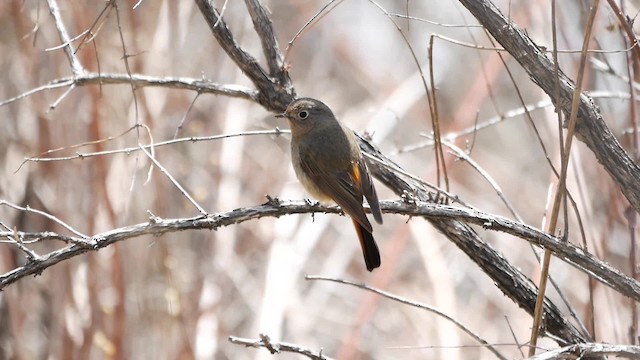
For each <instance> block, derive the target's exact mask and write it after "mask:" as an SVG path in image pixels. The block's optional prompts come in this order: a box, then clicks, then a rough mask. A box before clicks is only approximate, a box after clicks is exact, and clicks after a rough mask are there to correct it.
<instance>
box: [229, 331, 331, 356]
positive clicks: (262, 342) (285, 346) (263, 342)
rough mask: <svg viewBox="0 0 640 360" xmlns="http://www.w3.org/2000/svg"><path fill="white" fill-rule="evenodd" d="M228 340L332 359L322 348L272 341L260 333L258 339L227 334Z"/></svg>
mask: <svg viewBox="0 0 640 360" xmlns="http://www.w3.org/2000/svg"><path fill="white" fill-rule="evenodd" d="M229 342H231V343H232V344H236V345H244V346H246V347H253V348H258V349H259V348H265V349H267V350H269V352H270V353H271V354H277V353H279V352H291V353H296V354H300V355H304V356H306V357H308V358H309V359H313V360H332V359H331V358H330V357H326V356H324V355H322V350H320V351H312V350H309V349H306V348H303V347H302V346H300V345H296V344H291V343H285V342H274V341H271V339H269V337H268V336H267V335H264V334H260V339H246V338H239V337H235V336H229Z"/></svg>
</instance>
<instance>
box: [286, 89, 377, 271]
mask: <svg viewBox="0 0 640 360" xmlns="http://www.w3.org/2000/svg"><path fill="white" fill-rule="evenodd" d="M276 117H280V118H286V119H287V120H288V122H289V126H290V128H291V162H292V164H293V169H294V171H295V173H296V176H297V178H298V180H299V181H300V183H302V185H303V187H304V188H305V190H306V191H307V192H308V193H309V194H310V195H311V196H313V197H314V198H316V199H317V200H319V201H320V202H323V203H331V202H335V203H336V204H338V205H339V206H340V208H342V211H343V212H344V213H346V214H347V215H349V216H350V217H351V219H352V222H353V225H354V227H355V229H356V233H357V235H358V239H359V241H360V246H361V248H362V254H363V256H364V261H365V265H366V267H367V270H368V271H373V269H375V268H378V267H380V264H381V261H380V251H379V249H378V245H377V244H376V242H375V239H374V238H373V227H372V226H371V223H370V222H369V219H368V218H367V215H366V213H365V210H364V207H363V205H362V201H363V198H366V199H367V202H368V203H369V207H370V209H371V213H372V214H373V218H374V219H375V221H376V222H377V223H379V224H382V212H381V211H380V204H379V202H378V195H377V194H376V189H375V187H374V185H373V181H372V179H371V174H370V173H369V169H368V168H367V164H366V162H365V161H364V158H363V156H362V152H361V151H360V148H359V147H358V143H357V141H356V137H355V135H354V134H353V131H352V130H351V129H349V128H348V127H346V126H345V125H344V124H342V123H341V122H340V121H339V120H338V119H337V118H336V117H335V115H334V114H333V112H332V111H331V109H330V108H329V107H328V106H327V105H326V104H324V103H323V102H321V101H319V100H316V99H313V98H308V97H304V98H298V99H295V100H293V101H292V102H291V103H290V104H289V106H287V109H286V110H285V112H284V113H282V114H279V115H276Z"/></svg>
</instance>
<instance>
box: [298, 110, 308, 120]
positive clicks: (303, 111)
mask: <svg viewBox="0 0 640 360" xmlns="http://www.w3.org/2000/svg"><path fill="white" fill-rule="evenodd" d="M298 117H299V118H300V119H306V118H307V117H309V112H308V111H306V110H302V111H300V112H299V113H298Z"/></svg>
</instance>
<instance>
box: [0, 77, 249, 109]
mask: <svg viewBox="0 0 640 360" xmlns="http://www.w3.org/2000/svg"><path fill="white" fill-rule="evenodd" d="M74 85H75V86H84V85H130V86H133V87H135V88H140V87H146V86H153V87H166V88H170V89H182V90H193V91H197V92H198V93H202V94H216V95H225V96H230V97H235V98H242V99H246V100H253V101H258V100H257V99H258V92H257V91H256V90H253V89H250V88H248V87H246V86H242V85H222V84H216V83H212V82H210V81H209V80H206V79H194V78H183V77H179V78H178V77H162V78H159V77H155V76H147V75H138V74H131V76H129V75H128V74H116V73H113V74H110V73H85V74H82V75H79V76H76V77H63V78H59V79H55V80H53V81H51V82H49V84H47V85H42V86H40V87H37V88H35V89H31V90H29V91H26V92H24V93H22V94H20V95H18V96H15V97H12V98H10V99H7V100H4V101H2V102H0V106H3V105H7V104H9V103H12V102H14V101H17V100H20V99H23V98H25V97H27V96H30V95H33V94H36V93H38V92H41V91H46V90H52V89H57V88H60V87H65V86H74Z"/></svg>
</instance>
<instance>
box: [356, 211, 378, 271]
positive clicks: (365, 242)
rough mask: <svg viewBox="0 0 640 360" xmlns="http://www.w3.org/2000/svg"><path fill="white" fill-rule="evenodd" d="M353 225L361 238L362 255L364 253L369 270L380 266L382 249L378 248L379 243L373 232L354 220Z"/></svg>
mask: <svg viewBox="0 0 640 360" xmlns="http://www.w3.org/2000/svg"><path fill="white" fill-rule="evenodd" d="M353 226H355V228H356V233H357V234H358V239H359V240H360V246H361V247H362V255H364V262H365V264H366V265H367V270H369V271H373V269H375V268H377V267H379V266H380V251H379V250H378V245H376V241H375V240H374V239H373V234H371V233H370V232H368V231H367V229H365V228H364V227H362V225H360V223H358V222H357V221H355V220H353Z"/></svg>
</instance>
